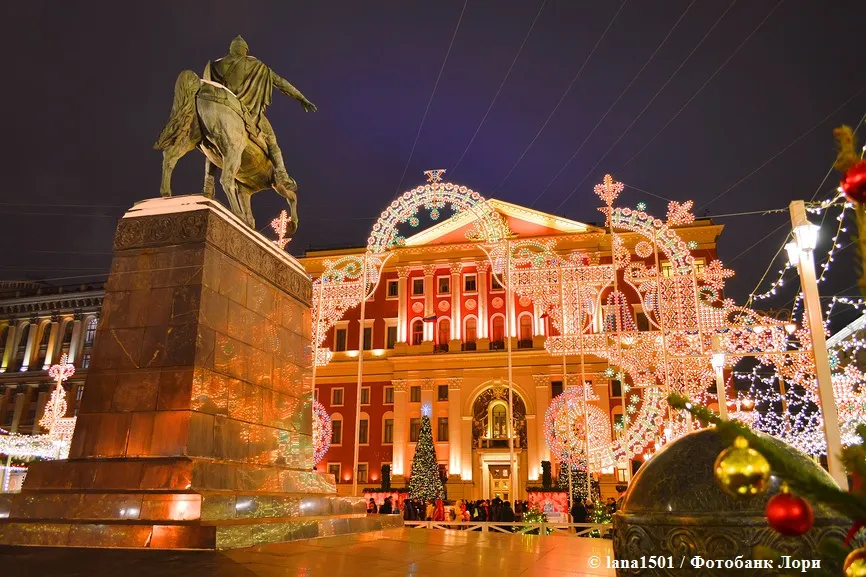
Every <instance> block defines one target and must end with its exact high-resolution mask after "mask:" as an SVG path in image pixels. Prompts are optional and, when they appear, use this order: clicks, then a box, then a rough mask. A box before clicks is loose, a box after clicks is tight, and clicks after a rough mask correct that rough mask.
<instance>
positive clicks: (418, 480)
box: [409, 415, 445, 501]
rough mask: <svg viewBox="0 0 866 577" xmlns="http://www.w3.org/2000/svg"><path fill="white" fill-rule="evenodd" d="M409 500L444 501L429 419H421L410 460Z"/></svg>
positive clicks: (426, 417)
mask: <svg viewBox="0 0 866 577" xmlns="http://www.w3.org/2000/svg"><path fill="white" fill-rule="evenodd" d="M409 498H411V499H418V500H421V501H428V500H432V499H444V498H445V490H444V489H443V487H442V479H441V478H440V477H439V464H438V463H437V461H436V450H435V449H434V448H433V429H432V428H431V427H430V417H428V416H427V415H424V416H422V417H421V432H420V434H419V436H418V444H417V445H415V456H414V457H413V458H412V475H411V476H410V477H409Z"/></svg>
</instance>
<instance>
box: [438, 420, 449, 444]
mask: <svg viewBox="0 0 866 577" xmlns="http://www.w3.org/2000/svg"><path fill="white" fill-rule="evenodd" d="M436 423H437V428H438V431H436V432H437V433H438V435H436V440H437V441H439V442H440V443H444V442H446V441H448V417H439V419H438V420H437V421H436Z"/></svg>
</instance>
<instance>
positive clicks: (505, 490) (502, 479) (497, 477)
mask: <svg viewBox="0 0 866 577" xmlns="http://www.w3.org/2000/svg"><path fill="white" fill-rule="evenodd" d="M488 469H489V471H490V496H489V498H490V499H495V498H496V497H499V498H500V499H502V500H503V501H510V500H511V487H512V482H511V467H509V466H508V465H489V466H488Z"/></svg>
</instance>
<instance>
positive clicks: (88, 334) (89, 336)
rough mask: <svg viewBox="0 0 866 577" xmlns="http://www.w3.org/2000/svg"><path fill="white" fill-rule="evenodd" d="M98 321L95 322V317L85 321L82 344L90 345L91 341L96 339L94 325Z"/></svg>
mask: <svg viewBox="0 0 866 577" xmlns="http://www.w3.org/2000/svg"><path fill="white" fill-rule="evenodd" d="M98 322H99V321H98V320H96V317H92V318H90V319H89V320H88V321H87V329H86V331H85V333H84V344H86V345H92V344H93V339H95V338H96V324H97V323H98Z"/></svg>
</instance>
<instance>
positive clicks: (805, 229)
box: [785, 200, 848, 490]
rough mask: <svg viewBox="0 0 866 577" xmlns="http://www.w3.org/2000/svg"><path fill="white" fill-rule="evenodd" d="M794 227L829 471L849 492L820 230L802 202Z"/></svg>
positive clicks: (791, 246)
mask: <svg viewBox="0 0 866 577" xmlns="http://www.w3.org/2000/svg"><path fill="white" fill-rule="evenodd" d="M791 224H792V226H793V228H794V240H795V242H791V243H788V244H787V245H785V250H787V251H788V260H789V261H790V263H791V264H792V265H796V266H797V271H798V272H799V273H800V287H801V289H802V291H803V304H804V305H805V312H804V314H805V315H806V321H807V323H808V325H809V334H810V335H811V337H812V353H813V354H814V356H815V376H816V377H817V379H818V399H819V401H820V402H821V413H822V415H823V417H824V435H825V436H826V437H827V468H828V469H829V471H830V475H832V477H833V479H835V480H836V483H838V484H839V487H841V488H842V489H845V490H847V488H848V477H847V476H846V474H845V466H844V465H843V464H842V461H841V460H840V458H839V457H840V455H841V453H842V435H841V433H840V430H839V413H838V411H837V410H836V399H835V397H834V395H833V380H832V377H831V375H830V361H829V357H828V354H827V341H826V336H825V334H824V321H823V319H822V315H821V300H820V296H819V295H818V281H817V278H816V276H815V259H814V255H813V253H814V251H815V247H816V246H817V244H818V230H819V227H818V226H816V225H814V224H812V223H810V222H809V219H808V218H807V217H806V206H805V204H804V203H803V201H802V200H795V201H793V202H791Z"/></svg>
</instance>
